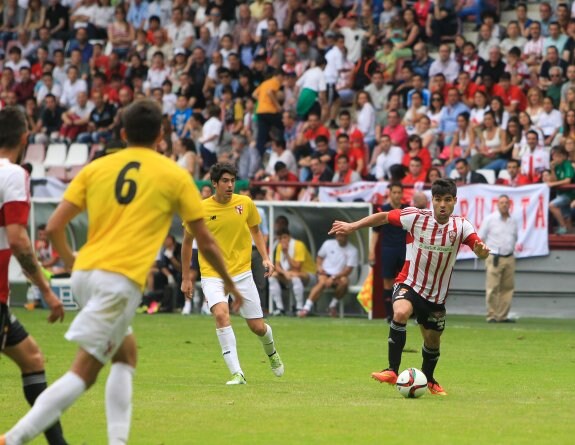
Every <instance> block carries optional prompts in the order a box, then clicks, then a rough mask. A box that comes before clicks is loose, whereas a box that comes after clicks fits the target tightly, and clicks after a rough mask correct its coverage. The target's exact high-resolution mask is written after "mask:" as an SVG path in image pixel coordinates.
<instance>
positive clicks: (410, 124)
mask: <svg viewBox="0 0 575 445" xmlns="http://www.w3.org/2000/svg"><path fill="white" fill-rule="evenodd" d="M412 91H413V90H412ZM410 99H411V105H410V106H409V108H408V110H407V111H406V112H405V115H404V116H403V121H402V122H401V124H402V125H403V126H404V127H405V129H406V131H407V133H408V134H413V133H415V125H416V123H417V122H419V119H421V117H423V116H425V115H426V113H427V107H426V106H425V104H424V102H423V96H422V94H421V93H420V92H419V91H414V92H413V94H412V95H411V97H410Z"/></svg>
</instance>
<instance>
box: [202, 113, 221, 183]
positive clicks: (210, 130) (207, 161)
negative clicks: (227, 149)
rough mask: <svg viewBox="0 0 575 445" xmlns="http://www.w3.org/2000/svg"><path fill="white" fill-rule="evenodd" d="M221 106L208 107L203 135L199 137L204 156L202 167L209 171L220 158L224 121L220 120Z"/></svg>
mask: <svg viewBox="0 0 575 445" xmlns="http://www.w3.org/2000/svg"><path fill="white" fill-rule="evenodd" d="M220 114H221V113H220V108H219V107H218V106H216V105H212V106H211V107H210V108H208V116H209V118H208V120H207V121H206V122H205V123H204V125H203V127H202V136H201V137H200V139H199V142H200V143H201V145H200V154H201V156H202V169H203V170H204V171H206V172H207V171H209V169H210V167H211V166H212V165H214V164H215V163H216V162H217V160H218V158H217V155H218V154H219V153H218V144H219V140H220V135H221V133H222V121H220V119H219V118H220Z"/></svg>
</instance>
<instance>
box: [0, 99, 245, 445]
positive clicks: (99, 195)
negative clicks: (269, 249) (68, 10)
mask: <svg viewBox="0 0 575 445" xmlns="http://www.w3.org/2000/svg"><path fill="white" fill-rule="evenodd" d="M122 123H123V128H122V130H121V134H122V139H123V140H125V141H127V143H128V147H127V148H125V149H123V150H120V151H118V152H117V153H114V154H111V155H108V156H104V157H103V158H100V159H98V160H96V161H93V162H91V163H90V164H88V165H87V166H86V167H84V168H83V169H82V171H81V172H80V173H79V174H78V176H76V177H75V178H74V180H73V181H72V182H71V183H70V185H69V186H68V188H67V189H66V192H65V193H64V196H63V199H62V202H60V204H59V205H58V207H57V208H56V210H55V211H54V213H53V214H52V216H51V217H50V219H49V220H48V224H47V226H46V230H47V231H48V236H49V237H50V239H51V241H52V244H53V245H54V247H55V248H56V250H57V251H58V253H59V254H60V257H61V258H62V260H63V261H64V264H65V265H66V267H69V268H72V267H73V272H72V292H73V294H74V298H75V299H76V301H77V302H78V304H79V305H80V307H81V308H82V309H81V311H80V312H79V313H78V315H76V318H74V321H73V322H72V324H71V325H70V328H69V329H68V332H67V333H66V339H68V340H70V341H74V342H76V343H78V346H79V348H78V352H77V353H76V357H75V359H74V362H73V363H72V366H71V367H70V370H69V371H68V372H67V373H66V374H64V375H63V376H62V377H60V378H59V379H58V380H57V381H56V382H54V383H53V384H52V385H51V386H50V387H48V389H46V390H45V391H44V392H43V393H42V394H41V395H40V397H38V398H37V399H36V402H35V403H34V406H33V407H32V409H31V410H30V411H29V412H28V414H26V415H25V416H24V417H22V419H20V421H19V422H18V423H17V424H16V425H15V426H14V427H13V428H12V429H11V430H10V431H8V432H7V433H6V435H5V436H0V445H20V444H23V443H28V442H30V441H31V440H32V439H33V438H34V437H36V436H37V435H38V434H40V433H41V432H42V431H44V430H45V429H47V428H49V427H50V426H51V425H53V424H54V422H56V420H57V419H58V417H60V415H61V414H62V412H64V411H65V410H66V409H67V408H69V407H70V406H71V405H72V404H73V403H74V402H75V401H76V400H77V399H78V398H79V397H80V396H81V395H82V394H83V393H84V392H86V391H87V390H88V389H89V388H90V387H91V386H92V385H93V384H94V382H95V381H96V378H97V376H98V374H99V373H100V371H101V370H102V368H103V367H104V366H105V365H106V363H108V362H110V361H111V362H112V365H111V367H110V373H109V375H108V378H107V380H106V417H107V423H108V442H107V443H108V444H109V445H124V444H126V443H128V436H129V432H130V421H131V416H132V387H133V385H132V380H133V375H134V372H135V367H136V362H137V349H136V340H135V337H134V334H133V332H132V329H131V326H130V324H131V321H132V318H133V317H134V315H135V313H136V308H137V307H138V305H139V304H140V301H141V299H142V291H143V290H144V285H145V283H146V277H147V275H148V271H149V269H150V265H151V264H152V262H153V261H154V258H155V257H156V255H157V252H158V250H159V249H160V246H161V244H162V242H163V241H164V239H165V237H166V235H167V233H168V230H169V228H170V224H171V222H172V218H173V215H174V213H178V214H179V215H180V217H181V218H182V220H183V221H185V222H186V227H188V229H189V230H190V231H191V232H192V233H193V234H194V236H195V237H196V238H197V240H198V248H199V250H200V252H202V254H203V255H204V257H205V258H206V260H207V261H208V262H209V263H210V264H211V265H212V267H213V268H214V269H215V270H216V271H217V273H218V274H219V276H220V277H222V280H223V282H224V283H225V286H226V288H227V289H228V290H229V292H230V293H231V294H232V295H234V297H235V299H234V304H235V305H236V306H238V308H239V306H241V304H242V303H243V298H242V295H241V293H240V292H239V291H238V289H237V288H236V285H235V284H234V282H233V281H232V279H231V277H230V275H229V274H228V272H227V271H226V268H225V263H224V259H223V257H222V255H221V253H220V249H219V248H218V245H217V243H216V241H215V239H214V238H213V236H212V234H211V233H210V231H209V230H208V229H207V227H206V225H205V223H204V210H203V208H202V204H201V201H200V195H199V193H198V189H197V188H196V185H195V184H194V182H193V181H192V179H191V177H190V175H189V174H188V173H187V172H186V171H185V170H183V169H181V168H179V167H178V166H177V165H176V163H175V162H173V161H171V160H170V159H168V158H166V157H165V156H162V155H161V154H159V153H157V152H156V147H157V146H158V144H159V143H160V141H161V140H162V137H163V131H162V110H161V108H160V107H159V106H158V104H156V103H155V102H153V101H151V100H149V99H142V100H139V101H136V102H134V103H132V104H131V105H130V106H128V107H127V108H126V110H125V111H124V112H123V113H122ZM82 210H86V212H87V214H88V240H87V241H86V244H85V245H84V246H83V247H82V248H81V249H80V251H79V252H78V255H74V253H73V252H72V249H71V247H70V245H69V244H68V241H67V236H66V226H67V224H68V223H69V222H70V221H71V220H72V219H73V218H74V217H75V216H76V215H78V214H79V213H80V212H82ZM100 440H101V439H100ZM144 441H145V439H144ZM100 443H101V442H100Z"/></svg>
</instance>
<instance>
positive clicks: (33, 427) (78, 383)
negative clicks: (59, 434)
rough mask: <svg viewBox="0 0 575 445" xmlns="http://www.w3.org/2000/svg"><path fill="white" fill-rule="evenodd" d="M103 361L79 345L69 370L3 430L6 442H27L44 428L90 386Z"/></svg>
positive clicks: (7, 444)
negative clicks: (12, 423) (17, 420)
mask: <svg viewBox="0 0 575 445" xmlns="http://www.w3.org/2000/svg"><path fill="white" fill-rule="evenodd" d="M102 366H103V364H102V363H100V362H99V361H98V360H97V359H96V358H94V357H92V356H91V355H90V354H89V353H88V352H86V351H85V350H83V349H81V348H80V349H79V350H78V353H77V355H76V358H75V359H74V362H73V364H72V367H71V368H70V370H69V371H68V372H67V373H66V374H64V375H63V376H62V377H60V378H59V379H58V380H56V381H55V382H54V383H53V384H52V385H50V386H49V387H48V388H47V389H46V390H45V391H44V392H42V394H40V396H39V397H38V398H37V399H36V401H35V403H34V406H32V409H30V411H28V413H27V414H26V415H25V416H24V417H22V418H21V419H20V421H19V422H18V423H17V424H16V425H15V426H14V427H13V428H12V429H11V430H10V431H8V432H7V433H6V436H5V440H6V445H16V444H17V445H20V444H23V443H27V442H29V441H31V440H32V439H34V438H35V437H36V436H38V435H39V434H40V433H42V432H43V431H45V430H46V429H48V428H49V427H50V426H52V425H54V423H55V422H56V421H57V420H58V419H59V418H60V416H61V415H62V413H63V412H64V411H66V409H68V408H69V407H70V406H71V405H72V404H73V403H74V402H75V401H76V400H77V399H78V398H79V397H80V396H81V395H82V394H83V393H84V392H85V391H86V390H87V389H88V388H89V387H90V386H92V385H93V384H94V382H95V381H96V377H97V375H98V373H99V372H100V370H101V369H102Z"/></svg>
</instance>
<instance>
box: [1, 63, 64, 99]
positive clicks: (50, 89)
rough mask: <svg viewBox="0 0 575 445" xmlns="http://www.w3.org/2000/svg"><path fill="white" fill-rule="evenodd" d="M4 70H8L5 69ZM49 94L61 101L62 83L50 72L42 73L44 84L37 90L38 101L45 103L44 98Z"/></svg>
mask: <svg viewBox="0 0 575 445" xmlns="http://www.w3.org/2000/svg"><path fill="white" fill-rule="evenodd" d="M4 72H7V71H6V70H5V71H4ZM47 94H52V95H53V96H54V97H55V98H56V100H57V101H58V102H59V101H60V96H61V95H62V87H61V85H60V84H58V83H56V82H54V77H53V76H52V73H50V72H46V73H44V74H42V84H41V85H40V87H39V88H38V89H37V91H36V101H37V103H38V105H44V98H45V97H46V95H47Z"/></svg>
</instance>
